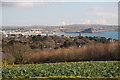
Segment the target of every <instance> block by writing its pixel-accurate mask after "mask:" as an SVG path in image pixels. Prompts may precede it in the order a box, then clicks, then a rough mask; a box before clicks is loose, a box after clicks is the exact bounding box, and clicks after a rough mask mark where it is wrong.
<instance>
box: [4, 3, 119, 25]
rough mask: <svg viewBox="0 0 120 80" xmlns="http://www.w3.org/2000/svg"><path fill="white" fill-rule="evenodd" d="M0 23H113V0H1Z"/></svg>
mask: <svg viewBox="0 0 120 80" xmlns="http://www.w3.org/2000/svg"><path fill="white" fill-rule="evenodd" d="M2 21H3V22H2V23H3V25H8V26H12V25H15V26H18V25H19V26H29V25H54V26H56V25H69V24H117V23H118V3H117V2H61V3H60V2H48V3H47V2H46V3H43V2H29V3H28V2H24V3H23V2H4V3H3V5H2Z"/></svg>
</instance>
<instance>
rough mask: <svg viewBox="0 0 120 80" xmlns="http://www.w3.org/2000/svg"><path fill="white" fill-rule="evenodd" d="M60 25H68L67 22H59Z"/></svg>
mask: <svg viewBox="0 0 120 80" xmlns="http://www.w3.org/2000/svg"><path fill="white" fill-rule="evenodd" d="M59 25H67V24H66V22H65V21H62V22H59Z"/></svg>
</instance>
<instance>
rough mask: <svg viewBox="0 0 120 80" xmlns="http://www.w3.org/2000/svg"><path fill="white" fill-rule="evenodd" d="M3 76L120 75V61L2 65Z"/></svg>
mask: <svg viewBox="0 0 120 80" xmlns="http://www.w3.org/2000/svg"><path fill="white" fill-rule="evenodd" d="M2 71H3V72H2V76H3V78H30V77H50V76H51V77H52V76H58V77H59V76H66V77H67V76H80V77H119V75H120V73H119V71H120V62H119V61H113V62H112V61H111V62H72V63H53V64H29V65H14V66H3V67H2Z"/></svg>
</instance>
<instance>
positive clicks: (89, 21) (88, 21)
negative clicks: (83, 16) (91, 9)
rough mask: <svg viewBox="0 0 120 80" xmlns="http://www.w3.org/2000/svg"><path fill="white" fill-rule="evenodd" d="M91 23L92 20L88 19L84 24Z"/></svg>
mask: <svg viewBox="0 0 120 80" xmlns="http://www.w3.org/2000/svg"><path fill="white" fill-rule="evenodd" d="M90 23H91V20H89V19H88V20H86V21H85V22H83V24H90Z"/></svg>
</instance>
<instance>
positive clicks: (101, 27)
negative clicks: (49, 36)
mask: <svg viewBox="0 0 120 80" xmlns="http://www.w3.org/2000/svg"><path fill="white" fill-rule="evenodd" d="M18 28H24V29H33V28H35V29H38V28H39V29H42V30H43V31H45V30H46V31H56V32H79V31H83V30H85V29H88V28H95V29H96V30H97V31H118V27H117V25H100V24H72V25H64V26H44V25H33V26H2V29H18Z"/></svg>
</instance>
